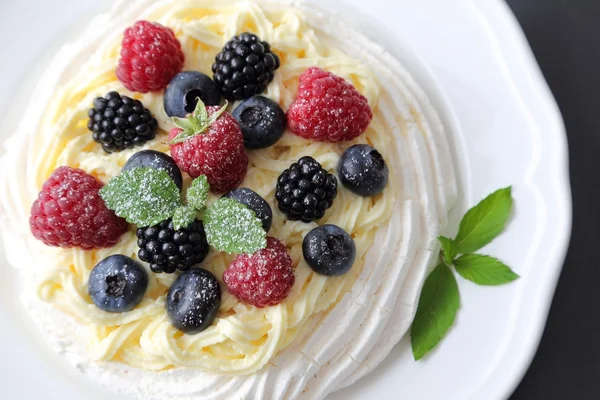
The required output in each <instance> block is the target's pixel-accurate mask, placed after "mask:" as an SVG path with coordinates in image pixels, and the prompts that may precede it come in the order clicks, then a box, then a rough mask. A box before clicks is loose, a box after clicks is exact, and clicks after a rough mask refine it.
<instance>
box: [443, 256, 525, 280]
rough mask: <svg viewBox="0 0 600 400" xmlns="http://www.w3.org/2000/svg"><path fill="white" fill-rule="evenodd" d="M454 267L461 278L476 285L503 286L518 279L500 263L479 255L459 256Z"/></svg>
mask: <svg viewBox="0 0 600 400" xmlns="http://www.w3.org/2000/svg"><path fill="white" fill-rule="evenodd" d="M454 267H455V268H456V271H457V272H458V273H459V274H460V275H461V276H462V277H463V278H465V279H468V280H470V281H472V282H475V283H476V284H478V285H485V286H495V285H503V284H505V283H510V282H512V281H514V280H515V279H518V278H519V275H517V274H515V273H514V272H513V271H512V270H511V269H510V268H509V267H508V266H507V265H506V264H504V263H503V262H502V261H500V260H497V259H495V258H494V257H490V256H484V255H481V254H465V255H463V256H460V257H459V258H458V259H456V260H455V261H454Z"/></svg>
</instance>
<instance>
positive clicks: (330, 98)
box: [287, 68, 373, 142]
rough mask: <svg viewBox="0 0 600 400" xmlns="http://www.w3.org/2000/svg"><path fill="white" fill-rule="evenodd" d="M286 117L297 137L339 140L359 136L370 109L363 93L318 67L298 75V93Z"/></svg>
mask: <svg viewBox="0 0 600 400" xmlns="http://www.w3.org/2000/svg"><path fill="white" fill-rule="evenodd" d="M287 118H288V126H289V128H290V129H291V130H292V132H294V133H295V134H296V135H298V136H302V137H303V138H306V139H313V140H317V141H321V142H341V141H344V140H352V139H354V138H356V137H358V136H360V135H362V134H363V133H364V132H365V131H366V130H367V127H368V126H369V124H370V123H371V120H372V119H373V112H372V111H371V108H370V107H369V103H368V102H367V99H366V98H365V96H363V95H362V94H360V93H359V92H358V91H357V90H356V89H355V88H354V86H352V85H351V84H350V83H349V82H347V81H346V80H344V79H343V78H341V77H339V76H337V75H334V74H332V73H331V72H327V71H324V70H322V69H320V68H309V69H307V70H306V71H305V72H304V73H303V74H302V75H300V82H299V85H298V96H297V98H296V101H295V102H294V103H293V104H292V105H291V106H290V108H289V110H288V113H287Z"/></svg>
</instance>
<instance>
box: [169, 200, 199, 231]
mask: <svg viewBox="0 0 600 400" xmlns="http://www.w3.org/2000/svg"><path fill="white" fill-rule="evenodd" d="M197 215H198V212H197V211H196V210H194V209H193V208H192V207H190V206H180V207H179V208H178V209H176V210H175V213H174V214H173V229H175V230H176V231H178V230H180V229H181V228H186V227H188V226H189V225H190V224H191V223H192V222H194V221H195V220H196V217H197Z"/></svg>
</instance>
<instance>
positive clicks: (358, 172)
mask: <svg viewBox="0 0 600 400" xmlns="http://www.w3.org/2000/svg"><path fill="white" fill-rule="evenodd" d="M338 174H339V176H340V180H341V181H342V184H343V185H344V186H345V187H347V188H348V189H349V190H351V191H352V192H354V193H356V194H358V195H359V196H363V197H367V196H375V195H376V194H379V193H381V192H383V189H385V186H386V185H387V181H388V174H389V171H388V167H387V165H386V163H385V160H384V159H383V157H382V156H381V154H380V153H379V152H378V151H377V150H375V149H374V148H373V147H371V146H369V145H366V144H355V145H354V146H352V147H350V148H348V149H347V150H346V151H345V152H344V154H343V155H342V158H340V162H339V164H338Z"/></svg>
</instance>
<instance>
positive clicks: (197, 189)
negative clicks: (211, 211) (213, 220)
mask: <svg viewBox="0 0 600 400" xmlns="http://www.w3.org/2000/svg"><path fill="white" fill-rule="evenodd" d="M209 190H210V185H209V184H208V179H207V178H206V176H204V175H200V176H199V177H197V178H196V179H194V181H193V182H192V185H191V186H190V188H189V189H188V190H187V193H186V200H187V203H188V205H189V206H190V207H193V208H195V209H196V210H201V209H203V208H204V207H206V202H207V201H208V191H209Z"/></svg>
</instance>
